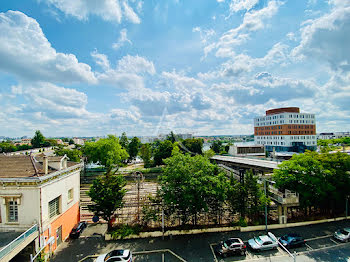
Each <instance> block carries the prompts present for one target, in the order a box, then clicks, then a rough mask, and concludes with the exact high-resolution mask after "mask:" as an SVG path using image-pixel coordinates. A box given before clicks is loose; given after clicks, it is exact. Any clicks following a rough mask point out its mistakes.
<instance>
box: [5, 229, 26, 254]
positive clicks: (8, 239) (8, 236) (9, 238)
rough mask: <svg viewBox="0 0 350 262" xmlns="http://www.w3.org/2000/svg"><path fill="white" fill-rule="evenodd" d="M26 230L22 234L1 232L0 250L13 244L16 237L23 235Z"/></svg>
mask: <svg viewBox="0 0 350 262" xmlns="http://www.w3.org/2000/svg"><path fill="white" fill-rule="evenodd" d="M24 232H25V230H23V231H20V232H15V231H10V232H2V231H0V250H1V249H2V248H3V247H5V246H6V245H8V244H9V243H11V242H12V241H13V240H15V239H16V237H18V236H20V235H21V234H23V233H24Z"/></svg>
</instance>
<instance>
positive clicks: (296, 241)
mask: <svg viewBox="0 0 350 262" xmlns="http://www.w3.org/2000/svg"><path fill="white" fill-rule="evenodd" d="M279 243H280V245H283V246H284V247H286V248H293V247H301V246H303V245H305V240H304V239H303V238H302V237H301V236H300V235H298V234H295V233H289V234H286V235H284V236H282V237H280V238H279Z"/></svg>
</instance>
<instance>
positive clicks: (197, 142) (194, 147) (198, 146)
mask: <svg viewBox="0 0 350 262" xmlns="http://www.w3.org/2000/svg"><path fill="white" fill-rule="evenodd" d="M179 144H180V148H181V150H182V151H183V152H185V153H191V154H200V155H201V154H202V153H203V152H202V148H203V139H200V138H188V139H185V140H183V141H182V142H181V143H179Z"/></svg>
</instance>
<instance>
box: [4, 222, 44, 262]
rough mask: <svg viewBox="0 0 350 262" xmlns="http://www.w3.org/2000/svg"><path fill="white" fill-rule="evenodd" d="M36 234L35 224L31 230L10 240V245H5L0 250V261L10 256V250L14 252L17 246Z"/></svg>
mask: <svg viewBox="0 0 350 262" xmlns="http://www.w3.org/2000/svg"><path fill="white" fill-rule="evenodd" d="M36 232H38V225H37V224H35V225H34V226H32V227H31V228H29V229H28V230H27V231H26V232H24V233H22V234H21V235H20V236H18V237H17V238H16V239H14V240H12V242H11V243H9V244H7V245H6V246H4V247H3V248H2V249H1V250H0V260H1V259H2V258H4V257H5V256H6V255H8V254H10V253H11V251H12V250H14V249H15V248H16V247H17V246H19V245H20V244H21V243H23V242H24V241H25V240H26V239H27V238H28V237H30V236H31V235H32V234H34V233H36Z"/></svg>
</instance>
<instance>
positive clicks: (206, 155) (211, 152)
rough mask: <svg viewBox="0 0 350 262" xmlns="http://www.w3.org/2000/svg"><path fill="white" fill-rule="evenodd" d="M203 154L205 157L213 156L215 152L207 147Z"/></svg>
mask: <svg viewBox="0 0 350 262" xmlns="http://www.w3.org/2000/svg"><path fill="white" fill-rule="evenodd" d="M204 156H205V157H206V158H209V159H210V158H212V157H213V156H215V152H214V151H213V150H212V149H209V150H207V151H205V152H204Z"/></svg>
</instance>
